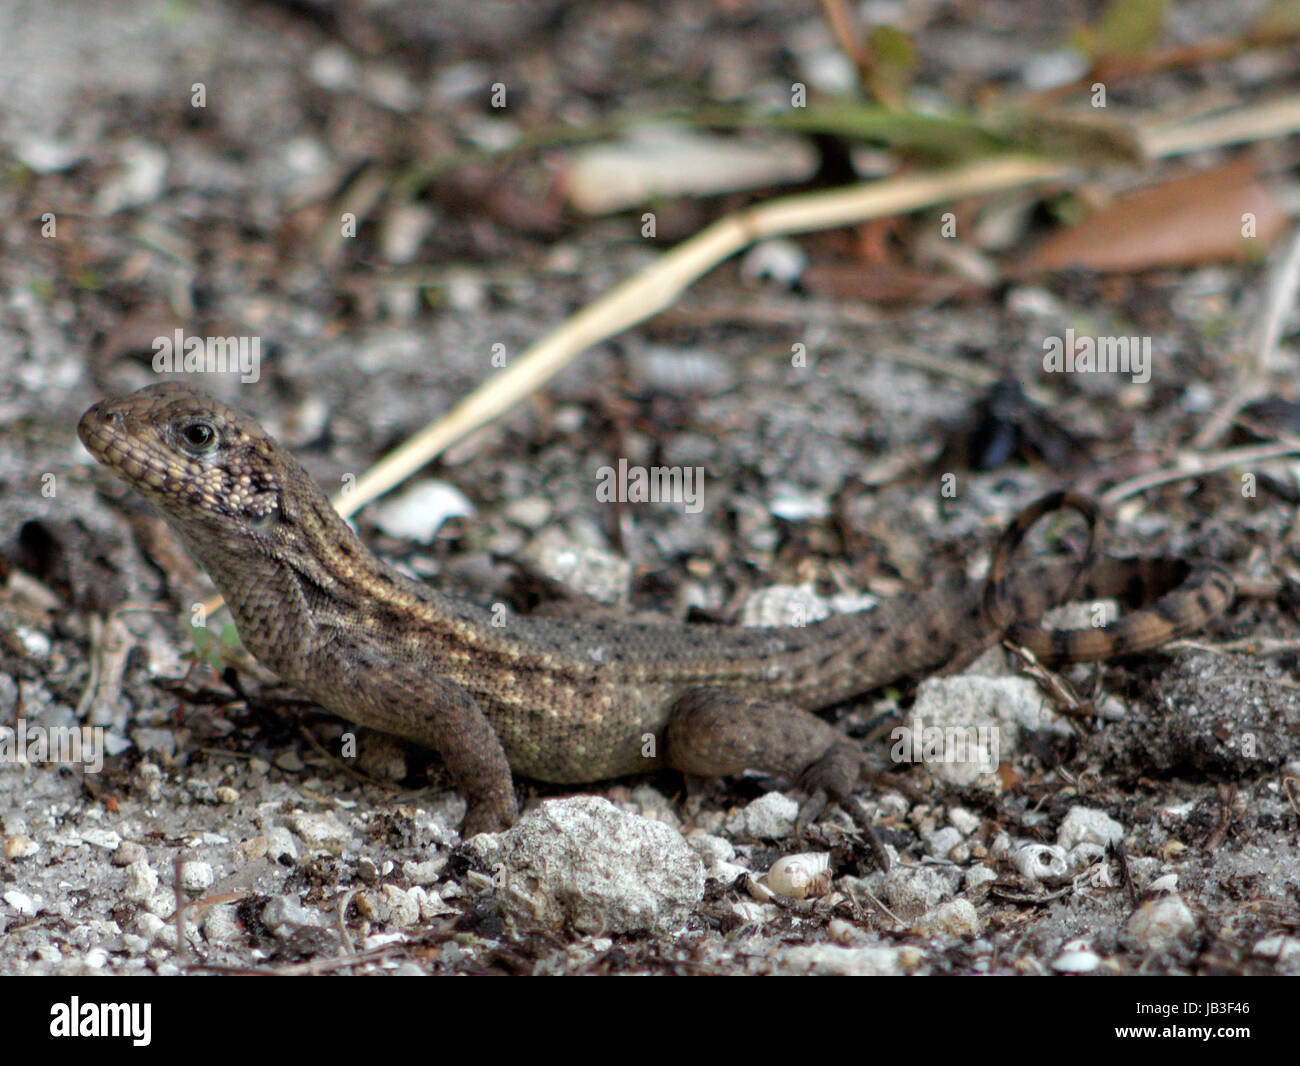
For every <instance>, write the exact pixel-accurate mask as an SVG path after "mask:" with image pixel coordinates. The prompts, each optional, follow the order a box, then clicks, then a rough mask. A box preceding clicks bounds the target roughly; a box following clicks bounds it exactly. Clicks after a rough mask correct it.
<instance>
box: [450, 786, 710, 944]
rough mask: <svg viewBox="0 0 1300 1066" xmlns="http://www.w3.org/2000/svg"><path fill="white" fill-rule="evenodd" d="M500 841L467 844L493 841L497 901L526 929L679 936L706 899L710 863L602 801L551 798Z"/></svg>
mask: <svg viewBox="0 0 1300 1066" xmlns="http://www.w3.org/2000/svg"><path fill="white" fill-rule="evenodd" d="M497 836H498V840H497V841H496V842H490V841H484V840H483V836H482V835H481V836H478V837H474V838H472V839H471V840H469V841H468V842H466V844H465V847H466V849H467V850H469V851H470V852H471V853H473V852H477V851H479V850H480V848H482V847H484V846H486V845H488V844H491V847H490V849H489V851H487V852H485V854H491V855H494V856H495V862H494V863H493V864H492V868H493V870H494V874H495V879H496V885H497V890H496V898H497V901H498V903H499V905H500V907H501V912H502V915H503V917H504V918H505V920H506V923H507V925H509V926H511V927H513V928H514V929H517V930H539V931H548V932H553V933H558V932H560V931H562V930H565V929H572V930H574V931H576V932H578V933H588V934H597V933H598V934H601V935H612V934H615V933H630V932H641V931H645V930H649V931H655V932H659V933H661V934H664V935H672V934H673V933H675V932H677V931H679V930H681V929H682V928H683V927H684V926H685V924H686V922H687V920H688V918H689V917H690V915H691V914H692V913H693V911H694V908H695V906H696V904H698V903H699V901H700V900H701V899H702V898H703V895H704V866H703V863H701V862H700V857H699V856H698V855H696V854H695V852H694V851H692V850H691V849H690V847H689V846H688V845H687V843H686V841H685V840H683V839H682V835H681V833H679V832H678V831H677V830H676V829H675V828H673V827H671V826H668V825H665V824H664V823H662V822H655V821H651V820H649V819H647V818H641V817H639V816H637V815H634V814H629V813H627V812H625V811H620V810H619V809H618V808H617V807H615V806H614V805H613V804H612V803H610V802H609V801H608V800H605V799H602V798H600V797H596V796H575V797H572V798H570V799H562V800H546V801H544V802H542V803H540V804H539V805H538V806H537V807H536V808H535V809H533V810H531V811H528V812H527V813H526V814H525V815H524V816H523V817H522V818H520V819H519V821H518V822H517V823H516V824H515V826H514V827H513V828H512V829H510V830H508V831H506V832H505V833H501V834H497ZM480 842H483V843H482V844H480Z"/></svg>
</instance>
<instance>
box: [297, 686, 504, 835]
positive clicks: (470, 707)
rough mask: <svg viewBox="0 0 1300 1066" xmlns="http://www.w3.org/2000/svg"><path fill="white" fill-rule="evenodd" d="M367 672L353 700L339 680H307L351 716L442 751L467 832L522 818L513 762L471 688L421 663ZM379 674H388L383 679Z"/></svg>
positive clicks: (495, 827) (320, 696)
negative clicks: (462, 804)
mask: <svg viewBox="0 0 1300 1066" xmlns="http://www.w3.org/2000/svg"><path fill="white" fill-rule="evenodd" d="M363 676H364V677H365V679H364V680H358V679H357V678H353V680H352V681H351V684H350V685H348V686H347V687H349V688H351V689H352V691H351V692H350V693H349V698H348V699H346V700H339V698H338V695H339V687H338V686H335V685H330V684H328V683H327V686H326V687H325V688H322V686H321V685H320V684H319V683H317V684H310V685H308V684H304V685H303V687H304V688H307V689H308V690H309V691H310V692H311V694H312V695H313V696H314V697H315V698H316V699H317V700H319V701H320V702H321V703H322V704H323V705H324V706H325V707H328V708H330V709H332V710H334V711H335V712H336V713H338V714H340V715H342V716H343V717H345V718H347V719H348V720H349V721H352V722H356V723H357V724H358V725H363V726H366V727H367V728H369V729H376V730H379V731H380V732H383V733H392V734H393V735H394V736H399V737H402V738H403V739H405V740H409V741H411V742H412V743H414V744H419V745H421V746H422V747H426V748H433V749H434V750H435V751H437V752H438V754H439V755H441V756H442V759H443V762H444V763H445V764H446V767H447V770H448V771H449V772H450V774H451V776H452V779H453V780H454V781H455V783H456V787H457V789H458V790H459V791H460V792H461V793H462V794H463V795H464V796H465V801H466V803H467V804H468V805H469V809H468V811H467V812H466V814H465V821H464V823H463V824H462V826H461V830H460V833H461V836H462V837H464V838H465V839H469V838H470V837H472V836H475V835H476V834H478V833H495V832H499V831H501V830H503V829H508V828H509V827H510V826H511V825H513V824H514V821H515V818H516V816H517V815H518V807H517V805H516V803H515V791H514V782H513V779H512V777H511V774H510V764H509V762H507V760H506V753H505V749H504V748H503V747H502V746H501V740H500V738H499V737H498V736H497V734H496V732H495V731H494V730H493V729H492V726H491V724H489V722H488V720H487V716H486V715H485V714H484V713H483V709H482V708H481V707H480V706H479V704H478V701H477V700H476V699H475V698H474V696H473V694H472V693H471V692H469V691H468V690H467V689H464V688H462V687H461V686H460V685H457V684H456V683H455V682H453V681H449V680H448V679H446V678H444V677H438V676H437V675H432V676H431V675H429V674H424V673H421V672H419V671H418V670H417V669H416V668H415V667H413V666H405V665H404V666H403V668H401V669H393V668H392V667H391V666H390V668H389V670H388V671H387V673H386V674H385V673H380V672H376V673H375V674H373V675H363ZM372 677H382V678H383V680H382V681H380V682H379V683H377V684H376V683H375V682H374V681H373V680H371V678H372ZM331 694H332V697H333V698H331Z"/></svg>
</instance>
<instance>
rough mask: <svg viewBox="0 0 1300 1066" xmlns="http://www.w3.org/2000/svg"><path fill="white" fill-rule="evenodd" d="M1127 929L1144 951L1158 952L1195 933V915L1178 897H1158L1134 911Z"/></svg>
mask: <svg viewBox="0 0 1300 1066" xmlns="http://www.w3.org/2000/svg"><path fill="white" fill-rule="evenodd" d="M1126 929H1127V931H1128V933H1129V935H1130V936H1132V937H1134V938H1136V939H1137V940H1138V941H1140V942H1141V943H1142V945H1143V946H1144V947H1146V948H1148V949H1150V950H1160V949H1162V948H1167V947H1171V946H1172V945H1174V944H1176V943H1177V942H1178V941H1179V940H1181V939H1182V938H1183V937H1184V936H1187V935H1188V934H1190V933H1193V932H1195V930H1196V915H1195V914H1193V913H1192V910H1191V908H1190V907H1188V906H1187V904H1186V903H1184V902H1183V899H1182V897H1181V896H1176V895H1173V896H1161V897H1160V898H1159V899H1152V900H1147V902H1145V903H1143V904H1142V906H1140V907H1139V908H1138V909H1137V910H1135V911H1134V912H1133V914H1132V916H1131V917H1130V918H1129V920H1128V924H1127V926H1126Z"/></svg>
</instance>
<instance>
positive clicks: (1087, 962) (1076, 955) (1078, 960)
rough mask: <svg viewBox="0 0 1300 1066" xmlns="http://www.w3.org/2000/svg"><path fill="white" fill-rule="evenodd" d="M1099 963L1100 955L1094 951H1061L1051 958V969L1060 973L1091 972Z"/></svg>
mask: <svg viewBox="0 0 1300 1066" xmlns="http://www.w3.org/2000/svg"><path fill="white" fill-rule="evenodd" d="M1100 965H1101V956H1100V955H1098V954H1097V953H1096V952H1094V951H1063V952H1062V953H1061V954H1060V955H1058V956H1057V957H1056V958H1055V959H1053V960H1052V969H1053V970H1056V971H1058V972H1060V973H1092V971H1093V970H1095V969H1096V968H1097V967H1098V966H1100Z"/></svg>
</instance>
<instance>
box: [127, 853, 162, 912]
mask: <svg viewBox="0 0 1300 1066" xmlns="http://www.w3.org/2000/svg"><path fill="white" fill-rule="evenodd" d="M157 890H158V874H157V873H156V872H155V871H154V868H153V867H152V866H150V865H149V863H148V861H147V860H145V859H137V860H136V861H135V862H133V863H131V865H130V866H128V867H127V868H126V885H125V886H124V887H123V889H122V895H124V896H125V897H126V898H127V899H131V900H136V901H138V902H141V903H143V902H144V901H145V900H147V899H148V898H149V897H150V896H152V895H153V894H154V892H156V891H157Z"/></svg>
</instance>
